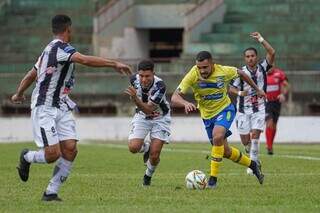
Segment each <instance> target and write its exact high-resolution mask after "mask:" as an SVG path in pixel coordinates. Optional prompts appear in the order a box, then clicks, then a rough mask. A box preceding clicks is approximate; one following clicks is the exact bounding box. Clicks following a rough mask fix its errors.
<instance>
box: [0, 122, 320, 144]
mask: <svg viewBox="0 0 320 213" xmlns="http://www.w3.org/2000/svg"><path fill="white" fill-rule="evenodd" d="M76 120H77V131H78V134H79V138H80V141H81V140H112V141H124V140H127V137H128V132H129V131H130V122H131V118H129V117H78V118H76ZM278 125H279V126H278V128H279V131H278V133H277V136H276V142H281V143H320V134H319V132H320V117H311V116H310V117H280V119H279V124H278ZM0 126H1V131H0V142H23V141H32V140H33V139H32V129H31V120H30V119H29V118H26V117H23V118H17V117H12V118H0ZM231 130H232V132H233V135H232V136H230V138H229V141H232V142H238V141H240V138H239V135H238V133H237V130H236V127H235V123H233V125H232V127H231ZM171 136H172V137H171V140H172V141H179V142H207V138H206V134H205V131H204V127H203V125H202V121H201V119H200V118H198V117H174V118H173V119H172V135H171ZM262 141H263V142H265V137H264V134H262Z"/></svg>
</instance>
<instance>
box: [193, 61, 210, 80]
mask: <svg viewBox="0 0 320 213" xmlns="http://www.w3.org/2000/svg"><path fill="white" fill-rule="evenodd" d="M196 65H197V67H198V69H199V71H200V75H201V77H202V78H204V79H207V78H209V76H210V75H211V73H212V60H209V59H205V60H203V61H196Z"/></svg>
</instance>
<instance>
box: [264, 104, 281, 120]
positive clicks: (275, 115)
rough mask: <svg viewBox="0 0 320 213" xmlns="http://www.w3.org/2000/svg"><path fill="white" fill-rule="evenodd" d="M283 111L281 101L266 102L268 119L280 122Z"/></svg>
mask: <svg viewBox="0 0 320 213" xmlns="http://www.w3.org/2000/svg"><path fill="white" fill-rule="evenodd" d="M280 111H281V103H280V102H279V101H268V102H267V104H266V120H268V119H272V120H273V121H274V122H275V123H277V122H278V119H279V116H280Z"/></svg>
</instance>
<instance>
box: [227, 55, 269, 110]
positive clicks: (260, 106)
mask: <svg viewBox="0 0 320 213" xmlns="http://www.w3.org/2000/svg"><path fill="white" fill-rule="evenodd" d="M271 67H272V66H271V65H270V64H269V63H268V62H267V60H266V59H264V60H262V61H261V62H259V63H258V64H257V68H256V70H255V71H254V70H250V68H249V67H248V66H243V67H242V70H243V71H244V72H245V73H246V74H247V75H248V76H250V77H251V79H252V80H253V81H254V82H255V83H256V84H257V86H258V87H259V88H260V89H262V90H264V91H265V92H266V88H267V72H268V71H269V70H270V68H271ZM230 85H231V86H233V87H236V88H237V89H239V90H241V91H244V90H245V91H248V95H247V96H245V97H241V96H238V98H237V110H238V112H242V113H245V114H252V113H256V112H258V111H264V110H265V99H264V98H262V97H258V96H257V93H256V91H255V89H253V88H252V87H251V86H250V85H249V84H247V83H246V82H245V81H243V80H241V79H240V78H237V79H235V80H234V81H233V82H231V83H230Z"/></svg>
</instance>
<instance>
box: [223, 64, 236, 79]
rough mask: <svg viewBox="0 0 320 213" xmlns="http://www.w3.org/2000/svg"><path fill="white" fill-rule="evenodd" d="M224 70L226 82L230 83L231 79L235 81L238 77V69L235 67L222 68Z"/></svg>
mask: <svg viewBox="0 0 320 213" xmlns="http://www.w3.org/2000/svg"><path fill="white" fill-rule="evenodd" d="M224 70H225V72H226V79H225V80H226V81H227V82H230V81H231V80H233V79H236V78H238V77H239V75H238V71H237V70H238V69H237V68H236V67H229V66H224Z"/></svg>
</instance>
